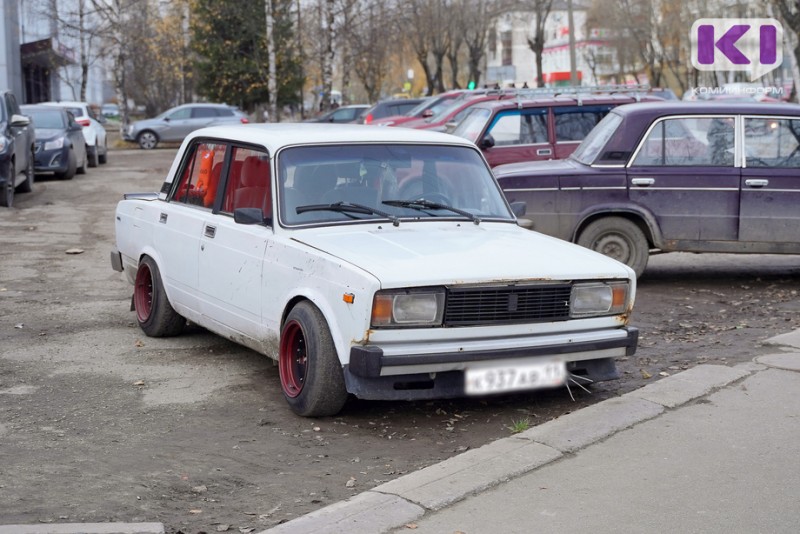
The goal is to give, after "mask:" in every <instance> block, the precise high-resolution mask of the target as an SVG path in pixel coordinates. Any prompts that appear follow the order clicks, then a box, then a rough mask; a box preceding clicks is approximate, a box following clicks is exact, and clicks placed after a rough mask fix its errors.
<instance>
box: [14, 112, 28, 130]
mask: <svg viewBox="0 0 800 534" xmlns="http://www.w3.org/2000/svg"><path fill="white" fill-rule="evenodd" d="M30 123H31V119H30V118H29V117H26V116H25V115H11V122H10V125H11V126H16V127H19V128H21V127H23V126H28V125H29V124H30Z"/></svg>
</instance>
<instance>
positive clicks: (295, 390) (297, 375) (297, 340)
mask: <svg viewBox="0 0 800 534" xmlns="http://www.w3.org/2000/svg"><path fill="white" fill-rule="evenodd" d="M307 363H308V358H307V355H306V338H305V336H304V335H303V328H302V327H301V326H300V323H298V322H297V321H291V322H289V323H286V326H284V327H283V335H282V336H281V352H280V359H279V362H278V369H279V371H280V375H281V387H282V388H283V392H284V393H285V394H286V396H287V397H292V398H294V397H297V396H298V395H300V392H302V391H303V384H304V383H305V379H306V365H307Z"/></svg>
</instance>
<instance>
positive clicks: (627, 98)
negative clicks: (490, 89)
mask: <svg viewBox="0 0 800 534" xmlns="http://www.w3.org/2000/svg"><path fill="white" fill-rule="evenodd" d="M636 98H637V97H636V96H632V95H625V94H607V95H585V96H583V95H582V96H580V97H577V96H565V95H560V96H543V97H539V98H503V99H502V100H497V99H495V100H489V101H487V102H480V103H478V104H475V105H474V106H473V107H475V108H486V109H490V110H492V111H494V110H495V109H513V108H522V109H525V108H535V107H544V106H580V105H583V106H590V105H592V104H629V103H634V102H637V100H636ZM640 98H642V99H649V100H658V102H659V103H660V102H664V100H663V99H661V98H658V97H654V96H652V95H641V96H640Z"/></svg>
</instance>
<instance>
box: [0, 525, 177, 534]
mask: <svg viewBox="0 0 800 534" xmlns="http://www.w3.org/2000/svg"><path fill="white" fill-rule="evenodd" d="M0 534H164V525H163V524H161V523H41V524H39V525H0Z"/></svg>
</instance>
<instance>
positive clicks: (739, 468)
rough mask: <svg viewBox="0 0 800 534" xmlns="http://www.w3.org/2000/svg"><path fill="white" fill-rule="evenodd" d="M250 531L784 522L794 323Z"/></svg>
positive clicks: (797, 385)
mask: <svg viewBox="0 0 800 534" xmlns="http://www.w3.org/2000/svg"><path fill="white" fill-rule="evenodd" d="M768 343H770V344H772V345H774V346H775V352H774V353H773V354H771V355H768V356H762V357H759V358H757V360H756V361H755V362H753V363H747V364H740V365H737V366H735V367H726V366H717V365H701V366H698V367H695V368H693V369H690V370H688V371H684V372H682V373H679V374H677V375H674V376H671V377H668V378H664V379H662V380H659V381H658V382H655V383H652V384H650V385H648V386H646V387H644V388H641V389H639V390H636V391H633V392H631V393H628V394H626V395H623V396H622V397H618V398H614V399H609V400H607V401H604V402H601V403H599V404H595V405H593V406H590V407H588V408H584V409H582V410H579V411H577V412H574V413H572V414H569V415H566V416H563V417H560V418H558V419H555V420H553V421H550V422H548V423H545V424H543V425H539V426H537V427H534V428H532V429H530V430H528V431H526V432H523V433H520V434H517V435H515V436H512V437H509V438H504V439H501V440H498V441H495V442H493V443H490V444H488V445H485V446H483V447H481V448H479V449H474V450H471V451H468V452H466V453H464V454H461V455H459V456H456V457H453V458H450V459H448V460H446V461H444V462H441V463H439V464H436V465H432V466H430V467H427V468H425V469H422V470H420V471H417V472H415V473H411V474H409V475H406V476H403V477H400V478H398V479H396V480H393V481H391V482H388V483H386V484H383V485H381V486H378V487H376V488H374V489H372V490H370V491H367V492H364V493H361V494H359V495H357V496H355V497H353V498H351V499H348V500H346V501H342V502H339V503H335V504H332V505H330V506H328V507H326V508H323V509H321V510H318V511H316V512H313V513H311V514H308V515H306V516H303V517H299V518H297V519H295V520H292V521H290V522H288V523H284V524H282V525H278V526H276V527H274V528H272V529H269V530H266V531H264V532H263V533H262V534H266V533H269V534H282V533H292V534H304V533H309V534H310V533H312V532H313V533H342V532H347V533H351V534H358V533H365V534H374V533H379V532H414V533H436V534H441V533H456V532H460V533H464V534H482V533H501V532H502V533H504V534H505V533H528V532H533V531H537V532H563V531H567V530H570V531H578V532H580V531H591V532H594V533H603V532H620V531H622V532H642V533H646V532H653V533H656V532H658V533H661V532H720V533H723V532H724V533H729V532H796V531H797V528H798V527H797V525H798V524H800V330H797V331H795V332H792V333H789V334H784V335H782V336H777V337H775V338H772V339H771V340H769V341H768Z"/></svg>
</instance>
